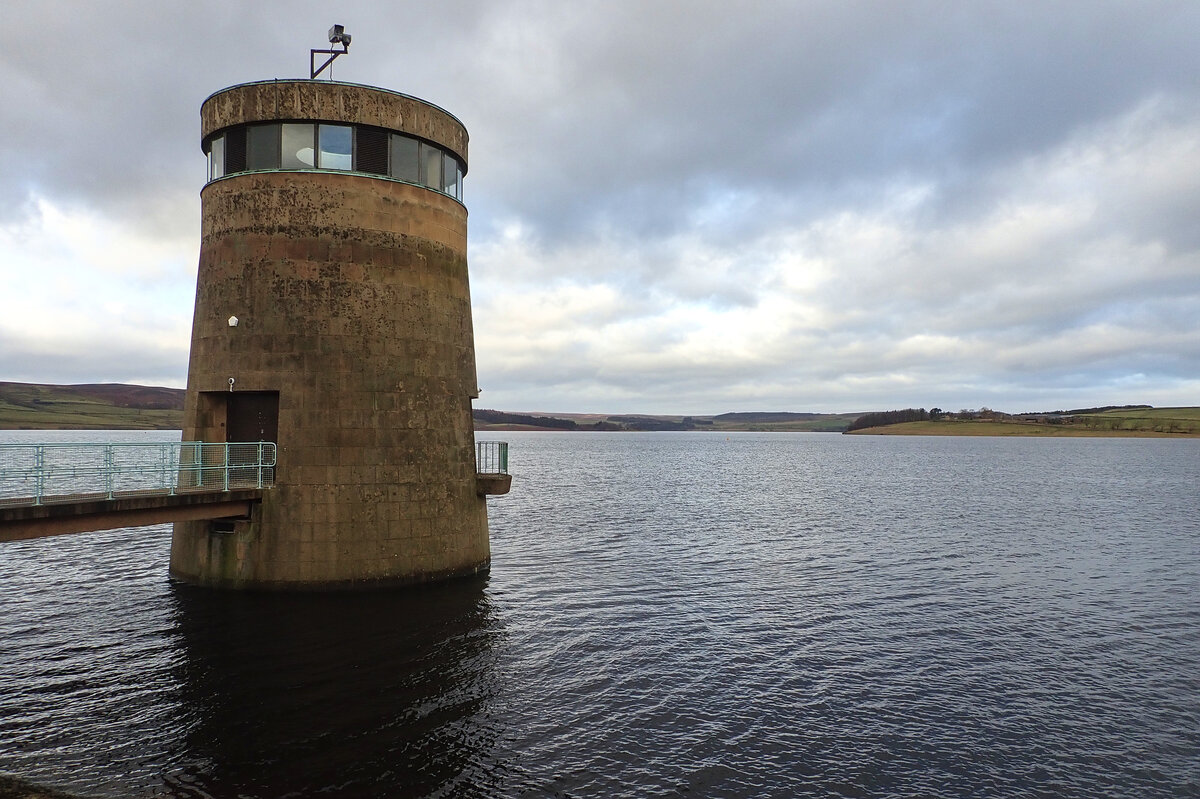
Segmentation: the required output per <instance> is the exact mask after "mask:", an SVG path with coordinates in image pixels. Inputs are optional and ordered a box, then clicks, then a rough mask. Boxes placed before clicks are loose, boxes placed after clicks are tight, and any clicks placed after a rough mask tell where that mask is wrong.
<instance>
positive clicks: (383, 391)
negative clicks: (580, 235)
mask: <svg viewBox="0 0 1200 799" xmlns="http://www.w3.org/2000/svg"><path fill="white" fill-rule="evenodd" d="M200 117H201V128H202V137H203V138H202V147H203V149H204V152H205V153H206V154H207V155H208V158H209V181H208V183H207V185H206V186H205V187H204V190H203V192H202V194H201V200H202V205H203V211H202V217H203V227H202V240H201V247H200V266H199V274H198V275H197V281H196V309H195V317H194V320H193V323H192V350H191V360H190V363H189V367H188V389H187V404H186V409H185V414H184V431H183V435H184V440H185V441H260V440H262V441H276V442H277V444H278V463H277V467H276V473H275V485H274V487H273V488H270V489H269V490H267V491H265V492H264V497H263V501H262V503H261V505H260V506H258V509H257V510H256V511H255V513H254V515H253V516H252V517H251V518H250V519H248V520H241V521H236V522H233V523H232V524H231V523H228V522H225V523H221V522H215V523H214V522H203V521H201V522H179V523H176V525H175V533H174V538H173V540H172V547H171V573H172V574H173V575H175V576H176V577H178V578H180V579H182V580H185V581H187V582H193V583H200V584H205V585H213V586H227V587H265V588H336V587H356V586H369V585H382V584H392V583H396V584H398V583H407V582H421V581H427V580H434V579H440V578H444V577H451V576H455V575H465V574H472V573H476V572H480V571H484V570H486V569H487V568H488V565H489V560H490V550H489V542H488V528H487V507H486V502H485V497H484V496H483V493H484V490H485V489H482V488H480V484H479V483H478V482H477V479H476V467H475V453H474V432H473V427H472V421H471V399H472V398H473V397H475V396H477V395H478V389H477V388H476V376H475V348H474V341H473V338H472V328H471V305H470V291H469V287H468V283H467V210H466V208H465V207H464V206H463V204H462V178H463V174H464V173H465V172H466V168H467V132H466V129H465V128H464V127H463V125H462V123H460V122H459V121H458V120H457V119H455V118H454V117H453V116H451V115H450V114H449V113H447V112H445V111H443V110H442V109H440V108H438V107H436V106H433V105H431V104H429V103H426V102H423V101H421V100H418V99H416V98H413V97H408V96H406V95H402V94H398V93H396V92H391V91H386V90H384V89H378V88H373V87H369V86H359V85H355V84H348V83H334V82H329V81H315V80H276V81H264V82H260V83H247V84H242V85H238V86H233V87H230V88H228V89H224V90H222V91H220V92H217V93H216V94H214V95H212V96H211V97H209V98H208V99H207V100H205V101H204V104H203V106H202V107H201V110H200ZM231 317H236V320H234V319H232V318H231Z"/></svg>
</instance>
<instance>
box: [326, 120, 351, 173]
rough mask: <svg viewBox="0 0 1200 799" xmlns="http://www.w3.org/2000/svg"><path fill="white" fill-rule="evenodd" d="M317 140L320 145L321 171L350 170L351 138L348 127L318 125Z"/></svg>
mask: <svg viewBox="0 0 1200 799" xmlns="http://www.w3.org/2000/svg"><path fill="white" fill-rule="evenodd" d="M317 128H318V132H317V140H318V142H319V143H320V145H321V155H320V160H318V161H317V166H319V167H320V168H321V169H352V168H353V163H352V154H353V146H354V145H353V136H352V135H351V133H352V128H351V127H350V126H349V125H318V126H317Z"/></svg>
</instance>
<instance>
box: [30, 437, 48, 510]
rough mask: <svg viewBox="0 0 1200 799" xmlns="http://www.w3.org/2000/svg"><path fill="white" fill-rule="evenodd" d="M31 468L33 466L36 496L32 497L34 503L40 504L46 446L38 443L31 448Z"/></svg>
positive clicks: (44, 482)
mask: <svg viewBox="0 0 1200 799" xmlns="http://www.w3.org/2000/svg"><path fill="white" fill-rule="evenodd" d="M33 468H34V474H35V477H34V484H35V486H36V488H35V489H34V491H35V492H36V496H34V498H33V504H34V505H41V504H42V494H44V493H45V491H46V448H45V447H43V446H42V445H41V444H38V445H37V446H35V447H34V448H33Z"/></svg>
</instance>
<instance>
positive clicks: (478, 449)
mask: <svg viewBox="0 0 1200 799" xmlns="http://www.w3.org/2000/svg"><path fill="white" fill-rule="evenodd" d="M475 471H476V472H478V473H479V474H508V442H507V441H477V442H475Z"/></svg>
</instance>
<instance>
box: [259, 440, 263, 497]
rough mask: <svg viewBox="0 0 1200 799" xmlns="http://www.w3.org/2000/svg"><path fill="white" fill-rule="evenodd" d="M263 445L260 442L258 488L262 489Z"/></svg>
mask: <svg viewBox="0 0 1200 799" xmlns="http://www.w3.org/2000/svg"><path fill="white" fill-rule="evenodd" d="M262 470H263V443H262V442H261V441H260V442H258V487H259V488H262Z"/></svg>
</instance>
